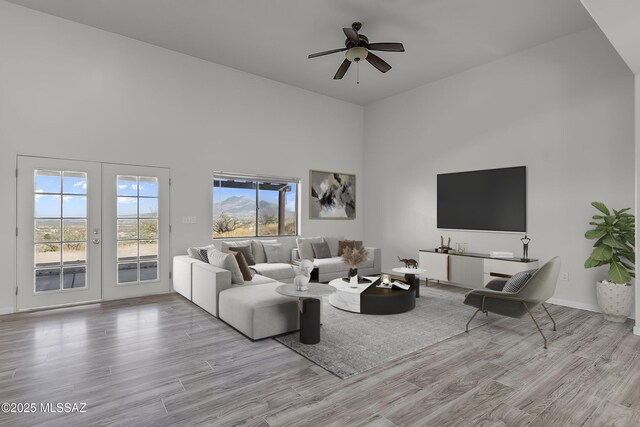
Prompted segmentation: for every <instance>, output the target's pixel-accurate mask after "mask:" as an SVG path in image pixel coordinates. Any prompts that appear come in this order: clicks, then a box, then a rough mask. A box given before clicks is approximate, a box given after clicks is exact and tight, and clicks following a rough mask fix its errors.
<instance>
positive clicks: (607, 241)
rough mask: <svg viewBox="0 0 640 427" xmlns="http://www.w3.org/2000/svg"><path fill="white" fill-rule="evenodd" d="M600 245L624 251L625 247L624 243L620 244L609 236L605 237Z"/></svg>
mask: <svg viewBox="0 0 640 427" xmlns="http://www.w3.org/2000/svg"><path fill="white" fill-rule="evenodd" d="M602 243H604V244H605V245H607V246H611V247H612V248H617V249H626V247H625V246H624V243H622V242H621V241H620V240H618V239H617V238H616V237H614V236H612V235H611V234H609V235H608V236H607V237H605V238H604V240H602Z"/></svg>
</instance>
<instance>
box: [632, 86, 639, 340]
mask: <svg viewBox="0 0 640 427" xmlns="http://www.w3.org/2000/svg"><path fill="white" fill-rule="evenodd" d="M635 89H636V90H635V93H636V96H635V101H636V102H635V119H636V128H635V130H636V147H635V148H636V156H635V158H636V176H635V183H636V206H635V208H636V265H638V263H639V262H640V256H639V255H638V242H639V241H640V239H638V218H640V171H639V169H640V74H636V76H635ZM635 286H636V289H635V291H636V293H635V295H636V301H635V303H636V326H635V327H634V328H633V332H634V333H635V334H636V335H640V324H639V323H638V322H640V292H638V284H637V280H636V285H635Z"/></svg>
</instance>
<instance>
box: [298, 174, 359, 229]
mask: <svg viewBox="0 0 640 427" xmlns="http://www.w3.org/2000/svg"><path fill="white" fill-rule="evenodd" d="M309 195H310V197H309V218H310V219H355V218H356V176H355V175H352V174H348V173H340V172H326V171H316V170H310V171H309Z"/></svg>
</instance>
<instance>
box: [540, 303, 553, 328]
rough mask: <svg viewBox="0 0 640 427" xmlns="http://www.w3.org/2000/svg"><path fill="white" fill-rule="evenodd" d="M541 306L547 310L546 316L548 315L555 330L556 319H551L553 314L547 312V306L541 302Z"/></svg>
mask: <svg viewBox="0 0 640 427" xmlns="http://www.w3.org/2000/svg"><path fill="white" fill-rule="evenodd" d="M542 308H544V311H546V312H547V316H549V319H551V321H552V322H553V330H554V331H555V330H556V321H555V320H554V319H553V316H551V313H549V310H547V307H545V306H544V304H542Z"/></svg>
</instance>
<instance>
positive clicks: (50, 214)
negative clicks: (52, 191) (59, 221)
mask: <svg viewBox="0 0 640 427" xmlns="http://www.w3.org/2000/svg"><path fill="white" fill-rule="evenodd" d="M60 198H61V196H60V195H55V196H54V195H44V194H36V196H35V211H36V212H35V216H36V218H60V216H61V215H60V214H61V206H60Z"/></svg>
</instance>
